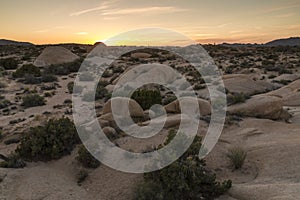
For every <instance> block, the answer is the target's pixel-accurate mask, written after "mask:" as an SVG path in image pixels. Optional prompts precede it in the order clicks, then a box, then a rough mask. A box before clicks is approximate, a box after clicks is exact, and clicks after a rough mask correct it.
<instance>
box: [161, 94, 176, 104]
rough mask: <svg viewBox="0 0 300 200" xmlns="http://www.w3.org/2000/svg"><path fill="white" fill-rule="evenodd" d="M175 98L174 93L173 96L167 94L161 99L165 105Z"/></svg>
mask: <svg viewBox="0 0 300 200" xmlns="http://www.w3.org/2000/svg"><path fill="white" fill-rule="evenodd" d="M176 99H177V97H176V96H175V95H174V96H168V97H165V98H164V99H163V101H162V103H163V105H167V104H169V103H171V102H173V101H175V100H176Z"/></svg>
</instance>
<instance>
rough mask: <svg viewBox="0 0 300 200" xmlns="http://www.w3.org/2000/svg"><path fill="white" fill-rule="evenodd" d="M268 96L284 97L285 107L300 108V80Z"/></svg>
mask: <svg viewBox="0 0 300 200" xmlns="http://www.w3.org/2000/svg"><path fill="white" fill-rule="evenodd" d="M268 94H269V95H274V96H278V97H282V98H283V105H284V106H300V79H299V80H296V81H294V82H292V83H290V84H288V85H286V86H284V87H282V88H280V89H278V90H274V91H271V92H269V93H268Z"/></svg>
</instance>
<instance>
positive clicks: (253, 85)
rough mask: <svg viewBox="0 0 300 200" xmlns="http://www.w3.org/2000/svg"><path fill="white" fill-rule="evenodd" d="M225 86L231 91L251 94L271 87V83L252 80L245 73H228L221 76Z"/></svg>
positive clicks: (262, 91)
mask: <svg viewBox="0 0 300 200" xmlns="http://www.w3.org/2000/svg"><path fill="white" fill-rule="evenodd" d="M223 81H224V85H225V88H226V89H227V90H228V91H229V92H231V93H244V94H247V95H253V94H257V93H264V92H265V91H266V90H270V89H272V87H273V86H272V84H270V83H267V82H265V81H254V80H253V79H251V78H250V77H249V76H247V75H245V74H229V75H224V76H223Z"/></svg>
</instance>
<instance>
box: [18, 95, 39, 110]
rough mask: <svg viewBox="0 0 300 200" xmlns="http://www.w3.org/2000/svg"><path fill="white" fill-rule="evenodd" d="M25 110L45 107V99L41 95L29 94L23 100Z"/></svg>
mask: <svg viewBox="0 0 300 200" xmlns="http://www.w3.org/2000/svg"><path fill="white" fill-rule="evenodd" d="M22 100H23V102H22V104H21V105H22V106H24V107H25V108H29V107H35V106H42V105H45V98H44V97H43V96H40V95H39V94H27V95H25V96H24V97H23V98H22Z"/></svg>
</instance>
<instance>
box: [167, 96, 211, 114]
mask: <svg viewBox="0 0 300 200" xmlns="http://www.w3.org/2000/svg"><path fill="white" fill-rule="evenodd" d="M179 101H181V102H182V103H183V104H184V105H186V106H189V105H190V106H192V105H193V104H192V103H193V98H192V97H181V98H180V99H179V100H178V99H177V100H175V101H173V102H171V103H169V104H168V105H166V106H164V108H165V110H166V112H167V113H175V114H179V113H181V110H180V103H179ZM197 101H198V104H199V107H198V108H191V109H193V110H194V113H199V108H200V114H201V115H202V116H204V115H209V114H211V105H210V103H209V102H208V101H206V100H204V99H199V98H198V99H197ZM189 110H190V109H189Z"/></svg>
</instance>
